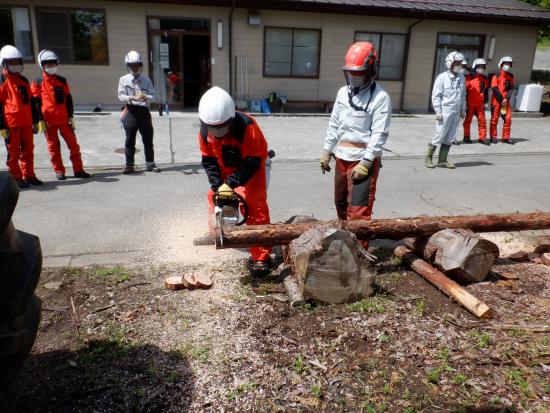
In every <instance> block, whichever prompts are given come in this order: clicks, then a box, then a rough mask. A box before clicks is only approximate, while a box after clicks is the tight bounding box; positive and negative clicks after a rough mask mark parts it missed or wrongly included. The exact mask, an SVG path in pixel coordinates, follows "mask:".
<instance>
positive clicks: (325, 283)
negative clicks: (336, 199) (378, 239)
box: [285, 227, 374, 304]
mask: <svg viewBox="0 0 550 413" xmlns="http://www.w3.org/2000/svg"><path fill="white" fill-rule="evenodd" d="M358 245H359V243H358V241H357V238H356V237H355V236H354V235H353V234H352V233H350V232H347V231H342V230H339V229H335V228H326V227H317V228H312V229H310V230H308V231H306V232H305V233H304V234H303V235H302V236H300V237H298V238H297V239H295V240H294V241H292V242H291V243H290V245H289V248H288V260H289V265H290V266H291V267H292V271H293V276H292V277H293V278H294V280H288V279H287V280H285V286H286V287H287V290H288V293H289V298H290V302H291V303H292V302H296V303H299V302H301V301H303V298H313V299H315V300H317V301H320V302H324V303H330V304H337V303H344V302H351V301H356V300H358V299H361V298H363V297H365V296H368V295H371V294H372V280H373V277H374V275H373V274H372V273H371V272H370V271H369V270H368V269H367V268H366V265H368V264H367V263H364V262H363V261H362V259H361V258H359V250H358Z"/></svg>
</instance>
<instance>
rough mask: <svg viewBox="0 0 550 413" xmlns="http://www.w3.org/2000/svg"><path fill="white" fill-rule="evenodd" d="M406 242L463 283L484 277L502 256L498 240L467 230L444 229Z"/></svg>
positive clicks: (448, 274)
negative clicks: (494, 240) (492, 240)
mask: <svg viewBox="0 0 550 413" xmlns="http://www.w3.org/2000/svg"><path fill="white" fill-rule="evenodd" d="M403 242H404V243H405V245H406V246H407V247H408V248H410V249H412V250H413V251H414V252H415V253H416V254H418V255H420V256H421V257H424V259H426V260H427V261H428V262H429V263H431V264H433V265H434V266H435V267H436V268H438V269H439V270H441V271H442V272H444V273H445V275H447V276H449V277H451V278H453V279H455V280H457V281H462V282H481V281H483V280H485V278H487V274H488V273H489V270H490V269H491V267H492V266H493V264H494V262H495V260H496V259H497V258H498V256H499V249H498V246H497V245H496V244H495V243H493V242H491V241H489V240H487V239H484V238H481V237H480V236H479V235H477V234H475V233H474V232H472V231H470V230H465V229H445V230H443V231H439V232H436V233H435V234H433V235H432V236H430V237H419V238H416V239H412V238H406V239H404V240H403Z"/></svg>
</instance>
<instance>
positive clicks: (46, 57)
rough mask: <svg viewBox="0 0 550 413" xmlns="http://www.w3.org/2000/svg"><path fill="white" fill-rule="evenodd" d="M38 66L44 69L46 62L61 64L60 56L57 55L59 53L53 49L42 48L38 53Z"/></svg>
mask: <svg viewBox="0 0 550 413" xmlns="http://www.w3.org/2000/svg"><path fill="white" fill-rule="evenodd" d="M37 60H38V66H40V69H44V63H50V62H51V63H55V64H56V65H57V64H59V57H58V56H57V53H55V52H52V51H51V50H42V51H41V52H40V53H38V59H37Z"/></svg>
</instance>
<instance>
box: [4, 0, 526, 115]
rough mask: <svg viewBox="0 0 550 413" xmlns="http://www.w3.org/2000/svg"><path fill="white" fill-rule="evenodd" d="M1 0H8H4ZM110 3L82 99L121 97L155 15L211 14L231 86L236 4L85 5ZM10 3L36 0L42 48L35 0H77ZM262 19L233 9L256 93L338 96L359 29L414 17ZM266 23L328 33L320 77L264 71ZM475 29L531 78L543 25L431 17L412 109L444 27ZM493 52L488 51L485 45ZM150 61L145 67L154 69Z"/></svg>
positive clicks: (218, 72) (415, 71)
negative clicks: (104, 42)
mask: <svg viewBox="0 0 550 413" xmlns="http://www.w3.org/2000/svg"><path fill="white" fill-rule="evenodd" d="M0 3H4V1H3V0H1V1H0ZM81 3H82V2H78V6H77V7H86V8H100V9H105V10H106V14H107V34H108V46H109V64H108V65H105V66H90V65H63V66H62V68H61V71H60V73H61V74H63V75H64V76H66V77H67V78H68V79H69V81H70V84H71V86H72V89H73V94H74V97H75V102H76V104H77V105H87V104H95V103H99V102H101V103H104V104H114V103H117V99H116V87H117V81H118V78H119V76H121V75H122V74H124V73H125V68H124V63H123V61H124V55H125V54H126V53H127V51H128V50H131V49H135V50H138V51H139V52H141V53H142V54H143V55H144V57H145V56H148V52H149V50H148V38H147V22H146V17H147V16H160V17H195V18H207V19H210V20H211V27H212V32H211V52H212V57H213V58H214V62H215V63H214V64H213V65H212V67H211V73H212V84H213V85H219V86H221V87H223V88H225V89H228V88H229V59H228V50H229V49H228V44H229V39H228V28H229V25H228V18H229V13H230V10H229V9H228V8H219V7H202V6H185V5H170V4H160V5H159V4H155V5H152V4H148V3H132V2H127V3H126V2H112V1H100V0H89V1H86V2H85V6H80V4H81ZM6 4H11V5H17V4H21V5H27V6H30V15H31V22H32V35H33V42H34V51H35V54H37V53H38V51H39V50H38V41H37V31H36V22H35V14H34V7H36V6H43V5H44V4H47V5H48V6H51V7H75V2H74V1H69V0H51V1H47V2H46V1H40V0H9V1H6ZM260 16H261V21H262V24H261V26H250V25H249V24H248V10H246V9H237V10H235V12H234V17H233V19H234V20H233V22H234V24H233V56H248V61H249V74H248V84H249V88H248V95H249V98H251V99H258V98H261V97H266V96H267V95H268V93H269V92H271V91H276V92H280V93H283V94H286V95H287V96H288V97H289V98H290V99H298V100H332V99H333V98H334V96H335V94H336V91H337V90H338V88H339V87H341V86H342V85H343V84H344V77H343V74H342V70H341V67H342V64H343V59H344V55H345V52H346V50H347V48H348V47H349V46H350V45H351V44H352V42H353V38H354V34H355V32H356V31H373V32H392V33H404V34H406V33H407V29H408V26H409V25H410V24H412V23H413V22H415V20H414V19H403V18H389V17H388V18H385V17H369V16H351V15H339V14H323V13H302V12H288V11H276V10H260ZM218 21H221V22H223V30H224V36H223V37H224V39H223V41H224V45H223V48H222V49H221V50H220V49H218V48H217V46H216V35H217V33H216V30H217V22H218ZM265 26H278V27H295V28H313V29H319V30H321V31H322V33H321V56H320V58H321V65H320V74H319V79H292V78H268V77H264V76H263V46H264V45H263V39H264V28H265ZM443 31H444V32H456V33H475V34H482V35H485V36H486V52H487V49H488V46H489V39H490V37H491V36H495V37H496V48H495V54H494V59H493V61H491V62H489V66H490V70H491V71H493V70H496V63H497V62H498V59H499V58H500V57H501V56H503V55H511V56H513V57H514V58H515V59H516V62H517V63H516V64H515V66H514V69H513V72H514V75H515V78H516V81H517V83H518V84H519V83H523V82H526V81H528V80H529V78H530V73H531V67H532V63H533V59H534V55H535V48H536V37H537V29H536V28H535V27H529V26H513V27H511V26H510V25H509V24H507V25H498V24H483V23H464V22H451V21H433V20H426V21H423V22H421V23H420V24H418V25H417V26H415V28H414V29H413V32H412V36H411V39H410V53H409V62H408V67H407V77H406V80H407V83H406V89H405V98H404V109H405V110H406V111H411V112H425V111H426V110H427V108H428V101H429V95H430V90H431V86H432V85H431V83H432V72H433V65H434V56H435V50H436V40H437V33H438V32H443ZM485 54H486V53H485ZM148 69H149V67H148V65H145V71H146V72H148ZM38 73H39V70H38V67H37V65H33V64H27V65H26V68H25V75H26V76H27V77H29V78H31V79H32V78H33V77H35V76H37V75H38ZM236 79H237V84H236V85H235V96H236V97H240V94H241V84H240V83H241V80H240V78H239V76H237V77H236ZM380 83H381V84H382V86H383V87H384V88H386V90H387V91H388V92H389V93H390V96H391V98H392V104H393V107H394V110H398V109H399V106H400V99H401V87H402V82H401V81H380Z"/></svg>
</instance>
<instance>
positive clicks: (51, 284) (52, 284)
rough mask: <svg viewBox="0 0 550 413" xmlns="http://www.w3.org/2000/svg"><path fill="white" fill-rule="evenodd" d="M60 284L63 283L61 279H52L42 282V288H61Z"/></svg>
mask: <svg viewBox="0 0 550 413" xmlns="http://www.w3.org/2000/svg"><path fill="white" fill-rule="evenodd" d="M62 285H63V282H62V281H52V282H49V283H46V284H44V288H47V289H48V290H59V288H61V286H62Z"/></svg>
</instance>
